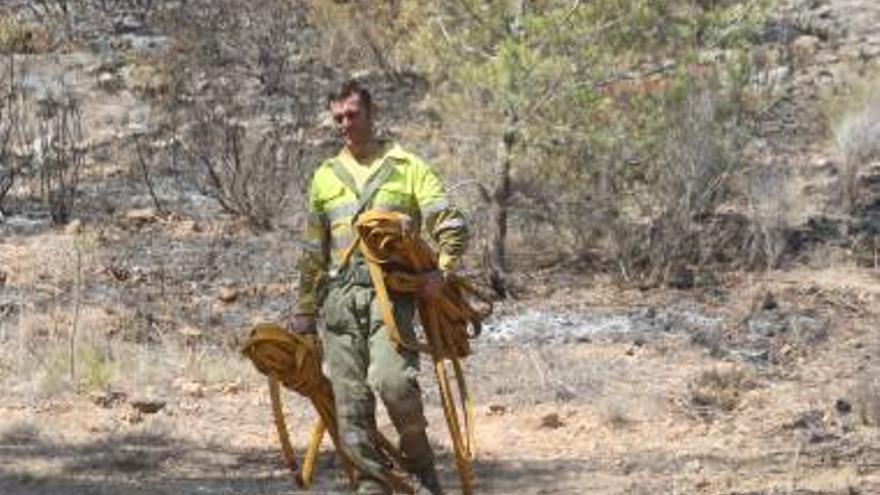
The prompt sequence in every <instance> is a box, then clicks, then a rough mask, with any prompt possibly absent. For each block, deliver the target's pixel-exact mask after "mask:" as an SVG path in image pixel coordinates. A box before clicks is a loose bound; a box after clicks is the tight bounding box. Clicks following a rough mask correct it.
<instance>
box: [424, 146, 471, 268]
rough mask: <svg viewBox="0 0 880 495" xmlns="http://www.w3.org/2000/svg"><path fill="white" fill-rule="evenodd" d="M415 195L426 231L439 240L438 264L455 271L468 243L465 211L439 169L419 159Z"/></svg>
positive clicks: (440, 266)
mask: <svg viewBox="0 0 880 495" xmlns="http://www.w3.org/2000/svg"><path fill="white" fill-rule="evenodd" d="M416 167H417V171H418V172H417V175H416V187H415V195H416V201H417V202H418V205H419V210H420V211H421V214H422V221H423V225H424V229H425V231H426V232H427V233H428V235H429V236H430V237H431V238H432V239H433V240H434V241H435V242H436V243H437V247H438V249H439V253H438V260H437V264H438V267H439V268H440V270H441V271H442V272H444V273H448V272H451V271H453V270H454V269H455V268H456V267H457V266H458V265H459V264H460V262H461V257H462V255H463V254H464V251H465V248H467V243H468V230H467V225H466V224H465V221H464V215H463V214H462V213H461V211H459V210H458V209H456V208H455V207H453V206H452V205H450V204H449V201H448V199H447V197H446V191H445V189H444V187H443V182H442V181H441V180H440V178H439V177H438V176H437V174H436V172H434V170H433V169H432V168H431V167H430V166H429V165H427V164H425V163H424V162H421V161H417V162H416Z"/></svg>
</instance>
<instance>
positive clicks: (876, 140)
mask: <svg viewBox="0 0 880 495" xmlns="http://www.w3.org/2000/svg"><path fill="white" fill-rule="evenodd" d="M849 98H850V101H848V102H847V103H846V104H845V105H844V106H845V109H844V110H843V111H841V112H840V114H839V115H838V116H836V117H835V118H834V122H832V130H833V132H834V139H835V141H836V143H837V147H838V149H839V150H840V151H841V152H842V153H843V156H844V165H843V170H842V173H841V177H840V182H839V183H840V191H839V197H840V198H841V200H842V205H841V206H842V208H843V209H844V211H846V212H848V213H851V212H854V211H855V210H856V209H858V208H859V206H862V205H861V204H860V201H859V200H860V199H861V194H860V191H859V175H860V173H861V172H862V171H863V170H864V169H865V168H866V167H867V166H868V165H869V164H870V163H871V162H872V161H875V160H880V88H878V87H872V86H868V87H860V86H858V85H857V86H856V89H855V90H854V91H853V93H852V94H851V95H850V96H849Z"/></svg>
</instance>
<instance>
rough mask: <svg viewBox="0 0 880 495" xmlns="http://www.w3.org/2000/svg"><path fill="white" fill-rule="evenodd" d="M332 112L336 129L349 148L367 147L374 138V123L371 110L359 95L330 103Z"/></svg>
mask: <svg viewBox="0 0 880 495" xmlns="http://www.w3.org/2000/svg"><path fill="white" fill-rule="evenodd" d="M330 112H332V113H333V121H334V122H336V128H337V129H338V130H339V134H340V135H341V136H342V139H343V141H345V146H347V147H349V148H352V147H353V148H359V147H362V146H365V145H366V144H367V143H368V142H369V141H370V138H372V133H373V122H372V116H371V115H370V109H369V108H367V107H366V105H364V104H363V102H361V96H360V95H359V94H357V93H355V94H353V95H349V96H348V97H346V98H345V99H342V100H339V101H333V102H330Z"/></svg>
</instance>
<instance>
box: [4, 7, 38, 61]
mask: <svg viewBox="0 0 880 495" xmlns="http://www.w3.org/2000/svg"><path fill="white" fill-rule="evenodd" d="M34 51H35V47H34V30H33V29H32V28H31V27H29V26H27V25H25V24H24V23H22V22H21V21H20V20H19V19H17V18H16V17H13V16H11V15H2V13H0V53H4V54H13V53H32V52H34Z"/></svg>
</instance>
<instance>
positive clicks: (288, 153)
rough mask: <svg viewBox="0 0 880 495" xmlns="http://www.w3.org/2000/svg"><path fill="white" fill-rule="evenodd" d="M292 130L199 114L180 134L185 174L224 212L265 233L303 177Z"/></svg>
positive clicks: (276, 124) (300, 145)
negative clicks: (187, 171)
mask: <svg viewBox="0 0 880 495" xmlns="http://www.w3.org/2000/svg"><path fill="white" fill-rule="evenodd" d="M297 130H298V129H297V128H296V126H295V125H293V124H290V125H288V124H283V123H280V122H271V123H270V125H269V126H268V128H267V129H265V130H263V131H260V130H257V129H255V126H251V127H247V126H246V125H245V124H242V123H240V122H238V121H236V120H233V119H232V118H229V117H227V116H225V115H222V114H218V113H214V112H210V113H209V112H205V113H202V114H201V115H200V116H199V117H198V118H197V120H196V122H195V123H194V124H193V125H192V127H191V128H190V129H189V130H188V132H187V133H186V135H185V140H184V152H185V154H186V156H187V162H188V167H189V170H190V171H191V172H192V175H193V177H194V179H195V183H196V185H197V187H199V189H200V190H201V191H202V192H203V193H204V194H206V195H208V196H210V197H212V198H214V199H216V200H217V201H218V202H219V203H220V205H221V206H222V207H223V209H224V210H226V211H227V212H229V213H232V214H235V215H239V216H242V217H244V218H246V219H247V220H248V222H250V224H251V225H253V226H254V227H257V228H261V229H269V228H271V227H272V225H273V220H275V218H276V217H277V216H278V215H279V214H281V213H282V212H284V211H285V210H286V209H287V208H288V207H289V206H290V204H291V200H292V198H293V197H294V193H296V192H298V191H296V190H295V188H296V187H297V184H301V183H303V182H304V177H305V176H307V175H308V170H307V167H306V165H305V164H304V160H303V156H304V153H305V145H304V143H303V142H302V141H301V139H302V133H301V132H297Z"/></svg>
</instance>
